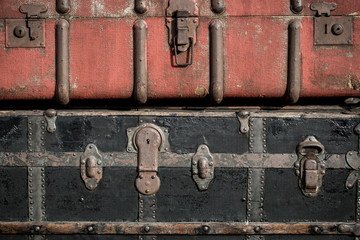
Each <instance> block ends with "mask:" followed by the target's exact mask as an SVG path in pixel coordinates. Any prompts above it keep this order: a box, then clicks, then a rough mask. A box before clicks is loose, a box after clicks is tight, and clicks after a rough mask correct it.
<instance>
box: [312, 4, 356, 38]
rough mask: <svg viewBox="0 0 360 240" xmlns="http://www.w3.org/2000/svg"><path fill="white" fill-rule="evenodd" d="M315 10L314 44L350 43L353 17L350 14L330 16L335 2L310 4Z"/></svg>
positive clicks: (334, 7)
mask: <svg viewBox="0 0 360 240" xmlns="http://www.w3.org/2000/svg"><path fill="white" fill-rule="evenodd" d="M310 8H311V10H313V11H316V17H315V24H314V44H315V45H340V44H341V45H344V44H352V35H353V34H352V31H353V30H352V29H353V26H352V25H353V20H352V19H353V18H352V17H351V16H341V17H332V16H330V15H331V11H333V10H335V9H336V8H337V5H336V4H335V3H325V2H318V3H312V4H311V5H310Z"/></svg>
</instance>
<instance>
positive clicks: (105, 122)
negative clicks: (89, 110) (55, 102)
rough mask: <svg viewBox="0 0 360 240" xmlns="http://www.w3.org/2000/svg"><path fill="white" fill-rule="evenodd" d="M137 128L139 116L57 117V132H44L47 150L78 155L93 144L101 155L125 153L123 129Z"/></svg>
mask: <svg viewBox="0 0 360 240" xmlns="http://www.w3.org/2000/svg"><path fill="white" fill-rule="evenodd" d="M137 125H138V117H131V116H130V117H129V116H123V117H114V116H113V117H58V118H57V119H56V132H55V133H47V135H46V151H51V152H72V151H74V152H81V151H84V148H85V147H86V145H87V144H89V143H94V144H95V145H96V146H97V147H98V149H99V150H100V151H102V152H111V151H117V152H121V151H125V149H126V146H127V135H126V129H127V128H129V127H134V126H137Z"/></svg>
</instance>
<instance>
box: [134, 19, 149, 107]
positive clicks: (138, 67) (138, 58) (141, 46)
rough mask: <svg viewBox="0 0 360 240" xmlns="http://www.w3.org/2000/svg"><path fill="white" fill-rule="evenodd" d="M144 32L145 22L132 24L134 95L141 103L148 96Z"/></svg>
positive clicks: (140, 21)
mask: <svg viewBox="0 0 360 240" xmlns="http://www.w3.org/2000/svg"><path fill="white" fill-rule="evenodd" d="M146 34H147V24H146V22H145V21H144V20H139V21H137V22H136V23H135V24H134V84H135V86H134V97H135V100H136V101H137V102H138V103H141V104H144V103H146V101H147V98H148V92H147V91H148V79H147V70H146V69H147V57H146Z"/></svg>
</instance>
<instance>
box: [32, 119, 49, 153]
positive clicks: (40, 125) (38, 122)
mask: <svg viewBox="0 0 360 240" xmlns="http://www.w3.org/2000/svg"><path fill="white" fill-rule="evenodd" d="M28 151H29V152H30V153H31V152H34V153H41V152H42V153H44V152H45V121H44V118H43V117H41V116H29V117H28Z"/></svg>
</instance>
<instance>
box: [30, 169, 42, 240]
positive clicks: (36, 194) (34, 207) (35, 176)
mask: <svg viewBox="0 0 360 240" xmlns="http://www.w3.org/2000/svg"><path fill="white" fill-rule="evenodd" d="M28 196H29V221H30V222H41V221H46V217H45V214H46V212H45V169H44V168H42V167H29V168H28ZM40 230H41V226H34V227H33V231H34V232H39V231H40ZM29 239H31V240H33V239H34V240H42V239H45V235H42V236H41V235H30V236H29Z"/></svg>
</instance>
